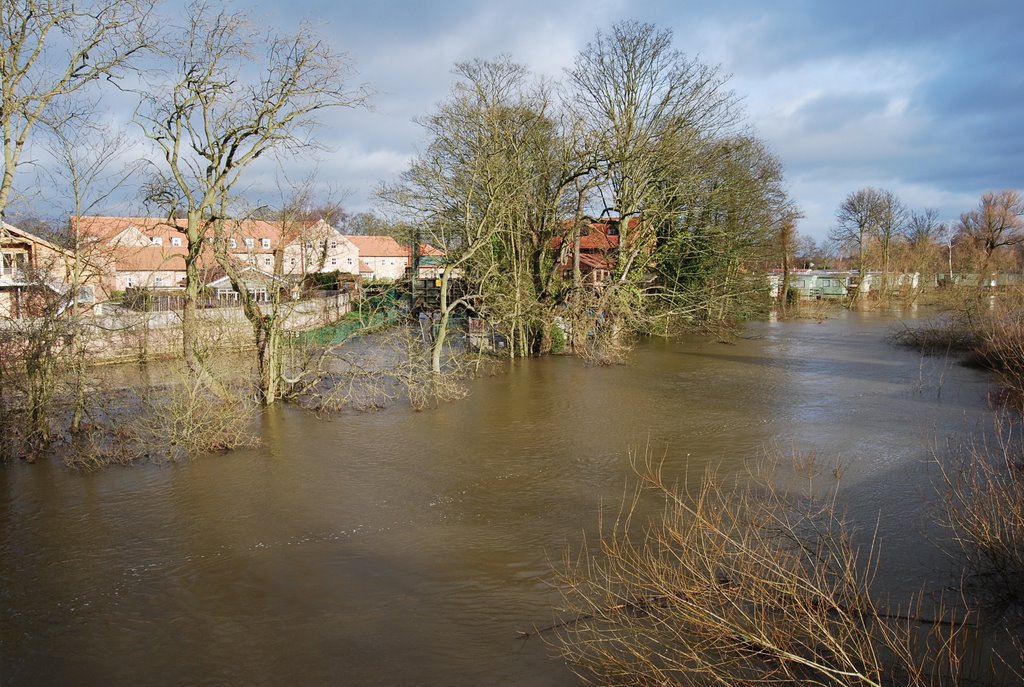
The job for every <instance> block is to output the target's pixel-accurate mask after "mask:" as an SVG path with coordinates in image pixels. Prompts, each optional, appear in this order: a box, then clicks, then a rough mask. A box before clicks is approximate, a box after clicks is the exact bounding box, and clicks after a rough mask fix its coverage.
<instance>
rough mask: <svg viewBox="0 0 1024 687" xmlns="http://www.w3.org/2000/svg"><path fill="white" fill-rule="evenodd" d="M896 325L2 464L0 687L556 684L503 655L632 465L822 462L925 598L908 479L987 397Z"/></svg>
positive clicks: (764, 335)
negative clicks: (194, 450)
mask: <svg viewBox="0 0 1024 687" xmlns="http://www.w3.org/2000/svg"><path fill="white" fill-rule="evenodd" d="M913 316H916V315H915V314H914V313H905V314H904V317H913ZM892 323H893V320H891V319H886V318H885V317H883V316H880V315H878V314H872V313H866V314H858V313H846V314H844V315H843V316H841V317H839V318H837V319H833V320H827V321H825V322H822V323H818V322H810V321H799V322H766V323H761V324H755V325H753V326H751V327H750V328H749V329H748V331H747V332H746V335H745V336H744V337H743V338H741V339H739V340H737V341H736V342H735V343H733V344H721V343H716V342H713V341H710V340H704V339H698V338H687V339H683V340H680V341H672V342H668V341H651V342H647V343H645V344H644V345H642V346H641V347H640V348H639V349H638V350H637V351H636V354H635V355H634V356H633V357H632V359H631V361H630V363H629V364H628V365H625V366H620V367H609V368H587V367H585V366H583V365H582V364H580V363H579V362H578V361H575V360H571V359H568V358H551V359H543V360H528V361H519V362H516V363H515V364H514V365H512V366H511V368H510V369H509V370H508V373H507V374H504V375H500V376H497V377H492V378H486V379H480V380H477V381H475V382H473V384H472V391H471V395H470V397H469V398H468V399H466V400H464V401H461V402H457V403H452V404H449V405H445V406H443V407H441V408H438V409H435V410H430V411H426V412H422V413H414V412H412V411H410V410H408V409H406V408H402V407H394V408H390V409H387V410H384V411H382V412H377V413H369V414H363V415H357V414H352V415H343V416H340V417H336V418H334V419H331V420H326V421H324V420H317V419H316V418H314V417H312V416H311V415H309V414H306V413H304V412H302V411H298V410H295V409H291V408H281V409H276V410H274V411H272V412H269V413H267V414H266V415H265V416H264V418H263V419H262V423H263V427H262V432H263V437H264V442H263V445H262V446H260V447H258V448H256V449H252V450H246V451H239V452H236V453H232V454H229V455H216V456H208V457H204V458H202V459H201V460H196V461H194V462H192V463H189V464H183V465H172V466H141V467H135V468H128V469H111V470H107V471H105V472H103V473H100V474H95V475H89V476H78V475H74V474H71V473H68V472H66V471H64V470H63V469H62V468H60V467H59V466H56V465H46V464H41V465H34V466H28V465H23V464H14V465H9V466H3V467H0V526H2V529H0V611H2V625H0V683H2V684H4V685H27V684H93V683H96V684H105V685H120V684H137V683H142V684H168V685H170V684H196V683H201V684H218V683H231V684H239V683H245V684H256V685H259V684H268V685H270V684H275V685H276V684H281V683H282V682H288V683H295V684H367V685H369V684H380V685H383V684H388V685H390V684H445V685H478V684H502V685H573V684H576V683H577V682H576V680H575V678H574V677H573V676H572V674H571V673H570V672H569V670H568V669H567V668H565V667H564V666H563V665H562V664H561V662H560V661H559V660H558V659H557V658H556V657H553V651H552V649H551V648H550V647H548V646H546V645H544V644H543V643H542V642H539V641H537V640H536V639H531V640H528V641H525V642H524V641H522V640H518V639H517V638H516V632H517V631H518V630H524V629H531V628H532V627H534V626H544V625H547V624H549V623H550V622H551V620H552V616H553V614H554V613H556V611H555V608H556V606H557V604H558V594H557V592H556V590H553V589H551V588H550V587H549V586H548V585H547V584H546V582H547V571H548V570H549V569H550V565H551V562H552V561H557V560H558V559H559V558H560V556H561V555H562V553H563V551H564V550H565V547H566V546H567V545H574V544H576V543H578V542H579V541H580V540H581V537H582V536H583V534H584V533H593V531H594V530H595V526H596V521H597V513H598V509H599V508H600V507H601V505H602V504H605V505H609V504H610V505H614V504H616V503H617V502H618V500H619V499H620V498H621V496H622V494H623V489H624V485H625V483H626V480H627V478H628V475H629V459H630V454H631V452H635V451H643V450H644V448H645V447H650V450H651V451H653V452H654V453H655V454H656V455H658V456H661V455H662V454H664V457H665V460H666V465H667V469H669V470H672V471H675V472H677V473H678V474H680V475H682V474H683V473H684V472H687V471H689V472H690V473H691V474H693V475H698V474H700V472H702V471H703V470H704V469H705V468H706V467H708V466H717V468H718V469H719V470H720V471H726V472H728V471H734V470H738V469H740V467H741V466H742V463H743V461H744V460H746V459H748V458H751V457H754V456H757V455H758V454H759V453H761V452H762V451H763V450H764V449H765V447H770V446H776V447H780V448H781V449H782V450H783V451H786V452H789V451H791V450H794V449H795V450H799V451H802V452H809V451H813V452H815V454H816V455H817V456H818V458H819V460H820V461H821V462H823V463H824V464H827V465H831V464H832V463H833V462H834V461H835V460H837V459H838V460H840V461H841V462H842V464H843V466H844V467H843V478H842V479H843V483H844V485H845V486H844V503H845V505H846V508H847V509H848V512H849V513H850V514H851V516H852V517H853V518H855V519H856V520H857V521H858V522H861V523H865V526H866V529H868V530H871V529H873V527H874V524H875V519H876V517H877V516H878V514H879V513H881V518H882V519H881V532H880V536H881V538H882V556H883V558H882V561H883V566H885V567H886V571H885V572H884V573H883V574H882V578H884V579H883V581H884V583H885V584H886V586H887V587H889V588H891V589H893V590H895V591H896V593H897V594H899V593H903V592H907V591H914V590H917V589H918V588H920V587H921V585H922V584H924V585H925V586H929V585H934V586H938V587H941V586H942V585H943V584H946V583H947V582H948V576H949V572H950V571H949V569H948V565H949V564H948V562H947V560H946V559H945V558H944V557H943V556H942V555H941V554H940V553H939V552H938V551H937V549H936V548H935V545H934V544H933V543H930V539H932V538H936V537H940V536H941V533H937V532H935V528H934V527H932V526H929V525H928V518H927V503H928V502H929V500H930V499H931V498H932V497H931V496H930V493H931V485H930V478H929V476H928V470H927V461H928V459H929V455H930V451H931V448H932V445H933V443H934V442H936V441H938V442H942V441H944V439H945V437H946V436H947V435H949V434H950V433H952V432H957V431H962V430H964V429H965V428H966V429H970V428H972V427H973V426H975V425H976V424H977V423H979V422H981V420H982V418H983V417H984V407H985V394H986V391H987V388H988V387H987V380H986V379H985V378H984V377H983V376H982V375H980V374H979V373H978V372H976V371H972V370H967V369H965V368H961V367H959V366H957V365H955V364H953V363H950V362H948V361H946V360H943V359H937V358H935V359H933V358H926V359H922V358H920V357H919V356H917V355H916V354H914V353H912V352H909V351H905V350H899V349H895V348H893V347H891V346H889V345H888V344H886V343H885V342H884V335H885V332H886V331H887V328H888V327H889V326H890V325H891V324H892Z"/></svg>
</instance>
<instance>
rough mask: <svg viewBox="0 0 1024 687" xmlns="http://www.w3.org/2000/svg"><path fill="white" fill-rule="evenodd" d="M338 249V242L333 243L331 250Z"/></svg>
mask: <svg viewBox="0 0 1024 687" xmlns="http://www.w3.org/2000/svg"><path fill="white" fill-rule="evenodd" d="M337 247H338V242H337V241H331V250H334V249H335V248H337Z"/></svg>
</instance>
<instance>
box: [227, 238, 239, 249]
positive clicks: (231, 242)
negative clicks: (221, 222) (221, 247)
mask: <svg viewBox="0 0 1024 687" xmlns="http://www.w3.org/2000/svg"><path fill="white" fill-rule="evenodd" d="M228 248H238V241H236V240H235V239H228Z"/></svg>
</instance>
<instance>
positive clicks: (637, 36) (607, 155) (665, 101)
mask: <svg viewBox="0 0 1024 687" xmlns="http://www.w3.org/2000/svg"><path fill="white" fill-rule="evenodd" d="M568 77H569V84H570V87H571V88H572V91H573V92H572V94H571V95H570V96H569V98H570V101H571V102H572V103H573V104H574V105H573V106H574V107H575V108H576V109H577V110H578V112H579V115H580V117H581V118H582V119H583V121H585V122H586V123H587V125H588V128H589V130H590V142H591V143H592V144H593V145H595V146H596V150H597V151H598V159H599V160H601V162H602V166H603V174H602V179H603V183H602V184H601V186H600V193H601V198H602V206H603V207H602V209H603V210H607V211H608V212H609V213H611V214H612V216H616V217H618V218H619V219H620V220H622V221H621V222H620V226H619V232H620V236H619V256H618V259H617V264H616V268H615V269H616V277H617V279H618V280H619V281H620V282H626V281H629V280H631V279H633V278H634V277H637V276H642V275H643V274H644V272H645V271H646V269H647V267H648V266H649V264H650V263H649V261H650V260H651V246H652V242H653V236H654V234H655V231H656V228H658V227H660V226H662V225H663V224H665V223H672V222H673V221H674V220H675V219H676V218H677V216H678V214H679V211H680V206H681V205H682V202H681V197H680V194H682V196H683V197H685V194H686V191H688V190H689V189H690V188H692V186H691V185H688V184H680V181H681V180H683V179H690V180H693V179H696V178H697V177H698V176H699V174H698V173H697V172H698V169H699V167H700V165H698V164H695V162H696V159H697V158H699V155H700V153H701V151H702V145H701V144H702V142H703V141H705V140H707V139H709V138H714V137H716V136H718V135H721V134H723V133H726V132H727V130H728V129H729V127H731V126H732V125H734V124H735V123H736V122H737V120H738V109H737V107H736V106H735V98H734V96H733V94H732V93H731V92H730V91H728V90H727V89H726V88H725V77H723V76H722V75H721V74H720V73H719V71H718V70H717V69H716V68H714V67H710V66H708V65H706V64H704V63H702V62H700V61H699V60H696V59H693V58H689V57H687V56H686V55H684V54H683V53H681V52H679V51H678V50H676V49H674V48H673V47H672V32H671V31H667V30H662V31H659V30H658V29H657V28H656V27H655V26H653V25H652V24H641V23H638V22H623V23H620V24H616V25H615V26H613V27H612V29H611V31H610V32H608V33H603V32H598V33H597V34H596V35H595V37H594V39H593V40H592V41H591V42H590V43H588V44H587V46H586V47H585V48H584V49H583V50H582V51H581V52H580V54H579V55H578V56H577V58H576V62H575V64H574V66H573V68H572V69H571V70H569V74H568ZM669 170H674V171H675V172H678V171H679V170H685V171H684V173H683V174H682V175H681V176H680V175H678V174H676V177H675V178H666V173H667V172H669ZM641 215H642V216H643V221H642V222H637V223H632V222H631V221H630V220H631V218H639V217H641Z"/></svg>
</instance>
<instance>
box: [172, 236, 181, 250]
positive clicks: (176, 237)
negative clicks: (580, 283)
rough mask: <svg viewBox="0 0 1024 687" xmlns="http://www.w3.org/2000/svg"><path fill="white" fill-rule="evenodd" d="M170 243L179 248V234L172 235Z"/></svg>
mask: <svg viewBox="0 0 1024 687" xmlns="http://www.w3.org/2000/svg"><path fill="white" fill-rule="evenodd" d="M171 245H172V246H174V247H175V248H180V247H181V237H180V236H172V237H171Z"/></svg>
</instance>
